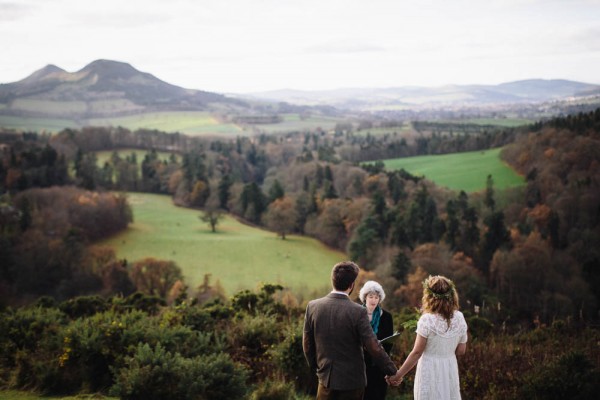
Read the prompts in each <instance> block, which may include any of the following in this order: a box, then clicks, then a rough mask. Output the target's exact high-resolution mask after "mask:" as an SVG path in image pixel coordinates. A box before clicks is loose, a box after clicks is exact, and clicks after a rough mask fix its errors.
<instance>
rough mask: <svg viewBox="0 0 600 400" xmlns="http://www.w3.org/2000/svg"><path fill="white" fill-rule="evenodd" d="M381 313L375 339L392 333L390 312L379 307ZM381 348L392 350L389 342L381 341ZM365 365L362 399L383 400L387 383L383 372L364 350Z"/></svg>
mask: <svg viewBox="0 0 600 400" xmlns="http://www.w3.org/2000/svg"><path fill="white" fill-rule="evenodd" d="M381 310H382V311H383V313H382V314H381V318H380V320H379V330H378V331H377V339H379V340H381V339H384V338H386V337H388V336H392V335H393V334H394V321H393V319H392V314H390V313H389V312H387V311H385V310H384V309H381ZM382 345H383V348H384V349H385V351H386V352H387V353H388V354H389V353H390V351H391V350H392V344H391V343H382ZM365 365H366V372H367V388H366V390H365V395H364V397H363V399H364V400H383V399H385V394H386V392H387V388H388V384H387V382H386V381H385V373H383V371H381V369H379V368H378V367H377V366H376V365H375V364H374V363H373V362H372V360H371V357H370V356H369V354H368V353H367V352H365Z"/></svg>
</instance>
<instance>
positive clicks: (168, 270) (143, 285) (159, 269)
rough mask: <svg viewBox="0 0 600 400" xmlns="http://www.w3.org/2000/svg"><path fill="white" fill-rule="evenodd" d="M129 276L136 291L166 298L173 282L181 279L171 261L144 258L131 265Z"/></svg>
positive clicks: (179, 272) (179, 273) (178, 271)
mask: <svg viewBox="0 0 600 400" xmlns="http://www.w3.org/2000/svg"><path fill="white" fill-rule="evenodd" d="M130 277H131V280H132V282H133V283H134V285H135V287H136V288H137V290H138V291H140V292H142V293H145V294H148V295H154V296H159V297H161V298H166V296H167V295H168V294H169V291H170V290H171V287H172V286H173V285H174V284H175V282H177V281H180V280H183V275H182V273H181V269H180V268H179V267H178V266H177V264H175V263H174V262H173V261H165V260H158V259H156V258H144V259H143V260H140V261H136V262H135V263H133V265H132V266H131V271H130Z"/></svg>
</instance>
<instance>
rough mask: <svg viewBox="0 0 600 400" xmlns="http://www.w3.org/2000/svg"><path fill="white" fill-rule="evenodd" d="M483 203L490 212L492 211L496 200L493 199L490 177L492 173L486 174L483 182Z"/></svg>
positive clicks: (492, 185)
mask: <svg viewBox="0 0 600 400" xmlns="http://www.w3.org/2000/svg"><path fill="white" fill-rule="evenodd" d="M483 204H485V206H486V207H487V208H489V209H490V211H491V212H494V208H495V206H496V202H495V201H494V179H492V175H488V176H487V180H486V182H485V197H484V198H483Z"/></svg>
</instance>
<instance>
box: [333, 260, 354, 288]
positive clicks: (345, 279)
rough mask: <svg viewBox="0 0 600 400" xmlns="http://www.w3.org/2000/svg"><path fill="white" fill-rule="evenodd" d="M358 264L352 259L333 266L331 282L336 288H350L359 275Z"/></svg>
mask: <svg viewBox="0 0 600 400" xmlns="http://www.w3.org/2000/svg"><path fill="white" fill-rule="evenodd" d="M358 271H360V268H358V265H356V264H355V263H353V262H352V261H342V262H339V263H337V264H335V265H334V266H333V270H331V283H332V284H333V288H334V289H335V290H340V291H344V290H348V288H349V287H350V286H352V284H353V283H354V281H355V280H356V277H357V276H358Z"/></svg>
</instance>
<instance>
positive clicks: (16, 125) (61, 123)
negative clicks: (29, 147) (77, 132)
mask: <svg viewBox="0 0 600 400" xmlns="http://www.w3.org/2000/svg"><path fill="white" fill-rule="evenodd" d="M77 126H78V124H77V123H76V122H75V121H73V120H70V119H66V118H35V117H16V116H13V115H0V127H3V128H8V129H16V130H20V131H36V132H59V131H62V130H63V129H65V128H72V127H77Z"/></svg>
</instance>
